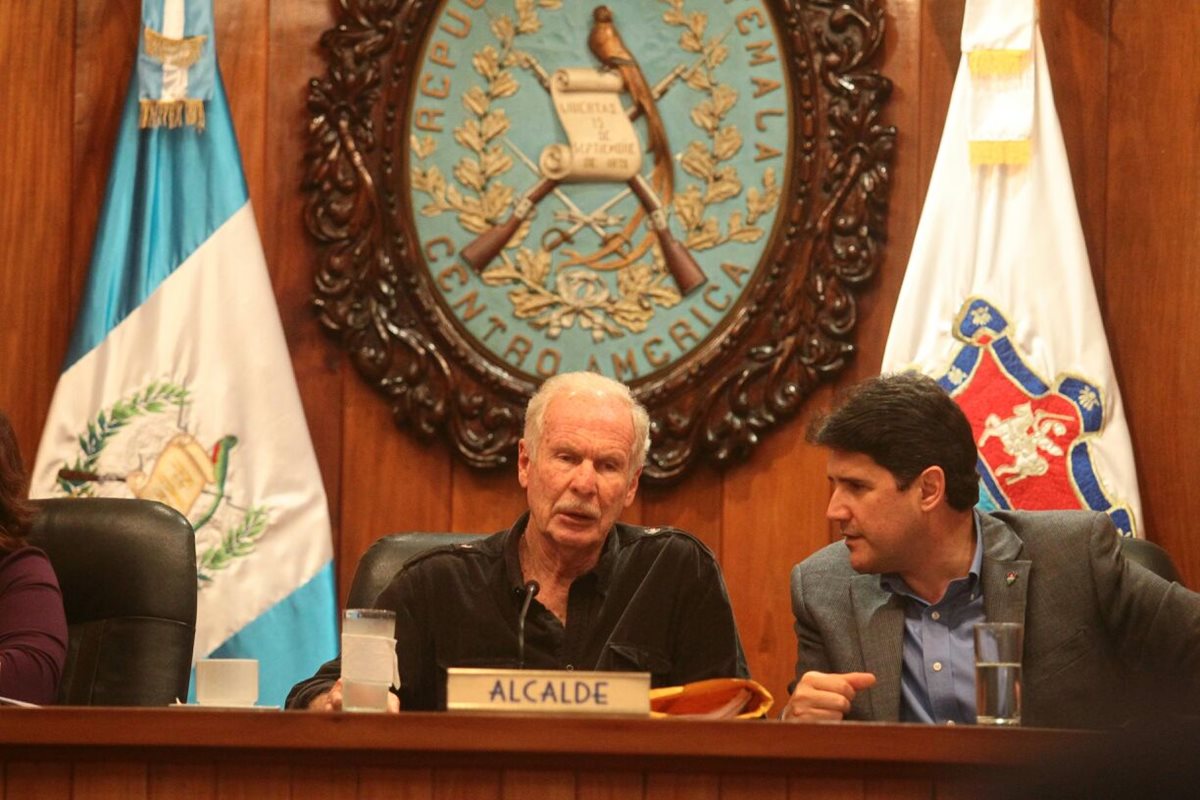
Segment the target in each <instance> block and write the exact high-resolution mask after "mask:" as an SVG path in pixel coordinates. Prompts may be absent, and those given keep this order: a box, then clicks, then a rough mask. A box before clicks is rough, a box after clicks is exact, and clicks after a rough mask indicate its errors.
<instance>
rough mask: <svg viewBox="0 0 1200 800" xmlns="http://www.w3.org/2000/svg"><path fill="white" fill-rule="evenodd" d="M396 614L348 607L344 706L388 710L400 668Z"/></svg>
mask: <svg viewBox="0 0 1200 800" xmlns="http://www.w3.org/2000/svg"><path fill="white" fill-rule="evenodd" d="M395 635H396V614H395V612H393V611H388V610H386V609H381V608H349V609H346V614H345V618H344V620H343V623H342V708H343V709H344V710H346V711H387V707H388V706H387V701H388V690H389V688H390V687H391V686H392V682H393V679H394V677H395V669H396V666H395V665H396V660H395V659H396V639H395Z"/></svg>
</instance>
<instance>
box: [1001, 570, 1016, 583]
mask: <svg viewBox="0 0 1200 800" xmlns="http://www.w3.org/2000/svg"><path fill="white" fill-rule="evenodd" d="M1016 582H1017V573H1015V572H1010V573H1008V574H1007V575H1005V576H1004V583H1005V584H1007V585H1008V586H1012V585H1013V584H1014V583H1016Z"/></svg>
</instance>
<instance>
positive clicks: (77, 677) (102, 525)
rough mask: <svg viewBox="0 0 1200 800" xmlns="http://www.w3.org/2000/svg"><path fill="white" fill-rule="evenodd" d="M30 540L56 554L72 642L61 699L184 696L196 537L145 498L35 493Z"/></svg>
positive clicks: (132, 702)
mask: <svg viewBox="0 0 1200 800" xmlns="http://www.w3.org/2000/svg"><path fill="white" fill-rule="evenodd" d="M35 505H36V506H37V507H38V514H37V516H36V517H35V519H34V522H33V526H32V530H31V532H30V536H29V542H30V544H33V545H36V546H37V547H40V548H41V549H42V550H44V551H46V555H48V556H49V557H50V563H51V564H52V565H53V566H54V572H55V573H56V574H57V575H58V583H59V586H60V587H61V588H62V594H63V605H64V607H65V609H66V613H67V628H68V632H69V641H68V646H67V663H66V667H65V668H64V670H63V678H62V684H61V687H60V689H59V702H60V703H64V704H68V705H91V706H165V705H167V704H169V703H171V702H173V701H174V700H175V699H176V698H179V699H181V700H186V699H187V689H188V678H189V676H190V673H191V664H192V648H193V645H194V643H195V638H196V539H195V534H194V533H193V532H192V526H191V524H190V523H189V522H188V521H187V518H185V517H184V516H183V515H182V514H180V513H179V512H177V511H175V510H174V509H172V508H170V507H168V506H165V505H163V504H162V503H156V502H152V501H149V500H124V499H116V498H87V499H70V498H60V499H54V500H37V501H35Z"/></svg>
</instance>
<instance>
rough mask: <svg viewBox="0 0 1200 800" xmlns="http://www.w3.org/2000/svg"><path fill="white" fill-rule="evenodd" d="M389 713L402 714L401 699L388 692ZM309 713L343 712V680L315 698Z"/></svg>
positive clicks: (310, 705)
mask: <svg viewBox="0 0 1200 800" xmlns="http://www.w3.org/2000/svg"><path fill="white" fill-rule="evenodd" d="M387 703H388V709H387V710H388V713H389V714H399V713H400V698H399V697H397V696H396V694H395V693H394V692H388V699H387ZM308 710H309V711H341V710H342V679H341V678H338V679H337V681H336V682H334V684H333V686H331V687H329V691H328V692H323V693H322V694H319V695H317V696H316V697H314V698H313V699H312V700H311V701H310V702H309V704H308Z"/></svg>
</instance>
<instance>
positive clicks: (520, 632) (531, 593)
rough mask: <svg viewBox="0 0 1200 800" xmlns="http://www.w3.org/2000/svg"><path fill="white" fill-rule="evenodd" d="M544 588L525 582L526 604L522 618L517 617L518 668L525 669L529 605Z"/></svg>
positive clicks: (523, 605)
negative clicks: (526, 619)
mask: <svg viewBox="0 0 1200 800" xmlns="http://www.w3.org/2000/svg"><path fill="white" fill-rule="evenodd" d="M541 588H542V587H541V586H540V585H538V582H537V581H526V582H525V602H524V603H522V604H521V616H519V617H517V668H518V669H525V617H526V616H527V615H528V614H529V604H530V603H532V602H533V598H535V597H537V593H538V590H539V589H541Z"/></svg>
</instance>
